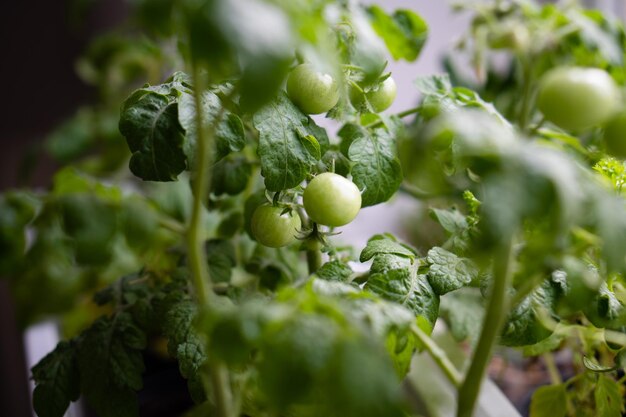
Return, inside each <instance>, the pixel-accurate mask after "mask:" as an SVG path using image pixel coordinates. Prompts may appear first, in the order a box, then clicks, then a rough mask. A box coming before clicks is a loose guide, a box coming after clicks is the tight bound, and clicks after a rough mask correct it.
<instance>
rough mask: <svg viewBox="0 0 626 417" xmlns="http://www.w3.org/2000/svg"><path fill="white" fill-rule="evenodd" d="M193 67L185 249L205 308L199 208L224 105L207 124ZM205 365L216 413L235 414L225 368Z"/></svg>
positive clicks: (207, 285) (209, 292)
mask: <svg viewBox="0 0 626 417" xmlns="http://www.w3.org/2000/svg"><path fill="white" fill-rule="evenodd" d="M192 70H193V80H194V84H195V89H194V101H195V107H196V126H197V129H196V130H197V140H196V142H197V159H196V161H195V164H196V165H195V170H194V172H193V174H194V177H193V208H192V212H191V220H190V222H189V226H188V229H187V250H188V256H189V268H190V270H191V276H192V280H193V286H194V290H195V294H196V297H197V299H198V303H199V305H200V309H201V310H206V309H207V308H209V307H210V299H211V297H214V296H215V294H214V292H213V285H212V281H211V276H210V274H209V265H208V263H207V259H206V253H205V250H204V240H205V238H206V236H205V233H204V228H203V224H202V212H203V202H204V201H206V200H207V195H208V192H209V189H208V188H209V184H210V174H211V171H210V166H211V157H212V152H213V143H214V137H215V131H216V129H217V125H218V123H219V122H220V120H221V118H222V115H223V112H224V108H223V107H222V108H221V110H220V113H219V114H218V115H217V117H216V118H215V120H214V121H213V122H212V123H211V124H210V125H209V124H207V123H205V120H204V114H203V111H202V107H203V106H202V93H203V92H204V90H205V88H206V85H205V83H204V79H203V77H202V75H201V73H200V68H199V66H198V65H197V64H195V63H194V64H193V68H192ZM208 366H209V377H210V385H211V389H212V391H213V397H214V401H215V407H216V413H217V414H216V415H217V417H234V416H235V412H234V410H233V401H232V393H231V388H230V382H229V374H228V369H227V368H226V367H225V366H224V364H223V363H221V362H220V361H216V360H212V359H211V358H209V362H208ZM205 385H206V384H205Z"/></svg>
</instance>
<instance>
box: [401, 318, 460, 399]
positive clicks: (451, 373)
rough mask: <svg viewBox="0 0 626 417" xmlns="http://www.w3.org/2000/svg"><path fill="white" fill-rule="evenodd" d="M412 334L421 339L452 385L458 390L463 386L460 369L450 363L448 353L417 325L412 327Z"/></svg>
mask: <svg viewBox="0 0 626 417" xmlns="http://www.w3.org/2000/svg"><path fill="white" fill-rule="evenodd" d="M411 332H412V333H413V334H414V335H415V336H416V337H417V338H418V339H419V341H420V342H421V343H422V345H424V348H425V349H426V350H427V351H428V354H429V355H430V357H431V358H432V359H433V361H435V363H436V364H437V365H438V366H439V368H441V370H442V371H443V373H444V375H445V376H446V378H448V380H449V381H450V383H452V385H454V386H455V387H456V388H458V387H459V386H461V382H462V377H461V373H460V372H459V371H458V369H456V366H454V364H453V363H452V361H450V358H448V355H446V352H445V351H444V350H443V349H441V347H439V345H437V343H435V341H434V340H433V339H431V338H430V337H429V336H428V335H427V334H426V333H424V331H423V330H422V329H420V328H419V327H418V326H417V325H413V326H411Z"/></svg>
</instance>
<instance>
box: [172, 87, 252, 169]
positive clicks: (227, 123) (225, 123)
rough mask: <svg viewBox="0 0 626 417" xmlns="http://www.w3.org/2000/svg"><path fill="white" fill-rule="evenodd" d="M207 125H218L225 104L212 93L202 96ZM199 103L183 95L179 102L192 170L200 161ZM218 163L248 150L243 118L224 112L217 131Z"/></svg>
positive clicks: (186, 154) (188, 161) (189, 95)
mask: <svg viewBox="0 0 626 417" xmlns="http://www.w3.org/2000/svg"><path fill="white" fill-rule="evenodd" d="M201 103H202V104H201V105H202V116H203V119H202V120H203V122H204V124H205V125H206V126H211V125H213V123H215V120H216V118H217V116H218V115H219V113H220V111H221V108H222V102H221V101H220V99H219V97H218V96H217V95H216V94H215V93H213V92H212V91H205V92H204V93H202V96H201ZM196 117H197V116H196V102H195V97H194V96H193V94H191V92H190V93H184V94H180V97H179V98H178V119H179V121H180V125H181V126H182V127H183V129H184V130H185V142H184V145H183V150H184V153H185V156H186V157H187V163H188V166H189V167H190V168H193V167H194V164H195V160H196V147H197V140H198V139H197V137H198V128H197V124H196ZM215 139H216V144H215V152H216V154H215V159H216V160H219V159H221V158H223V157H224V156H226V155H228V154H229V153H231V152H237V151H239V150H241V149H243V147H244V146H245V143H246V137H245V132H244V128H243V123H242V121H241V119H240V118H239V116H237V115H235V114H232V113H230V112H228V111H224V114H222V116H221V119H220V121H219V124H218V125H217V129H216V130H215Z"/></svg>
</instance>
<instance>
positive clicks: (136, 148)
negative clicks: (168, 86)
mask: <svg viewBox="0 0 626 417" xmlns="http://www.w3.org/2000/svg"><path fill="white" fill-rule="evenodd" d="M120 132H121V133H122V135H124V137H126V141H127V143H128V147H129V148H130V150H131V152H132V154H133V155H132V157H131V159H130V170H131V171H132V173H133V174H135V175H136V176H138V177H139V178H141V179H143V180H144V181H173V180H175V179H176V178H177V176H178V174H180V173H181V172H183V171H184V170H185V168H186V167H187V158H186V156H185V153H184V151H183V145H184V143H185V136H184V130H183V127H182V126H181V125H180V123H179V121H178V104H177V103H176V101H175V100H173V98H172V97H170V96H167V95H164V94H159V93H157V92H154V91H150V90H149V89H140V90H137V91H135V92H134V93H133V94H132V95H131V96H130V97H129V98H128V99H126V101H125V102H124V106H123V107H122V113H121V116H120Z"/></svg>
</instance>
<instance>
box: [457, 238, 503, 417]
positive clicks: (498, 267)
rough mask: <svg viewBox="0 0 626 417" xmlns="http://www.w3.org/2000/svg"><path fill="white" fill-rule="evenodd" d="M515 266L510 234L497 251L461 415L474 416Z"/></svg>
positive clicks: (462, 391)
mask: <svg viewBox="0 0 626 417" xmlns="http://www.w3.org/2000/svg"><path fill="white" fill-rule="evenodd" d="M512 266H513V238H512V237H510V238H508V239H506V241H505V242H504V243H503V244H502V247H501V248H500V250H498V251H496V254H495V259H494V266H493V278H494V282H493V288H492V290H491V295H490V299H489V305H488V306H487V311H486V312H485V319H484V321H483V327H482V330H481V333H480V339H479V340H478V344H477V345H476V349H475V350H474V355H473V357H472V362H471V364H470V367H469V370H468V371H467V375H466V376H465V380H464V381H463V384H462V385H461V387H460V388H459V404H458V409H457V417H471V416H472V414H473V413H474V407H475V405H476V400H477V399H478V394H479V392H480V387H481V385H482V382H483V378H484V376H485V371H486V369H487V364H488V363H489V359H490V358H491V352H492V350H493V345H494V343H495V341H496V337H497V336H498V334H499V333H500V328H501V327H502V324H503V323H504V319H505V318H506V316H507V313H508V306H509V302H508V296H507V290H508V288H509V287H510V286H511V277H512V269H513V268H512Z"/></svg>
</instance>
